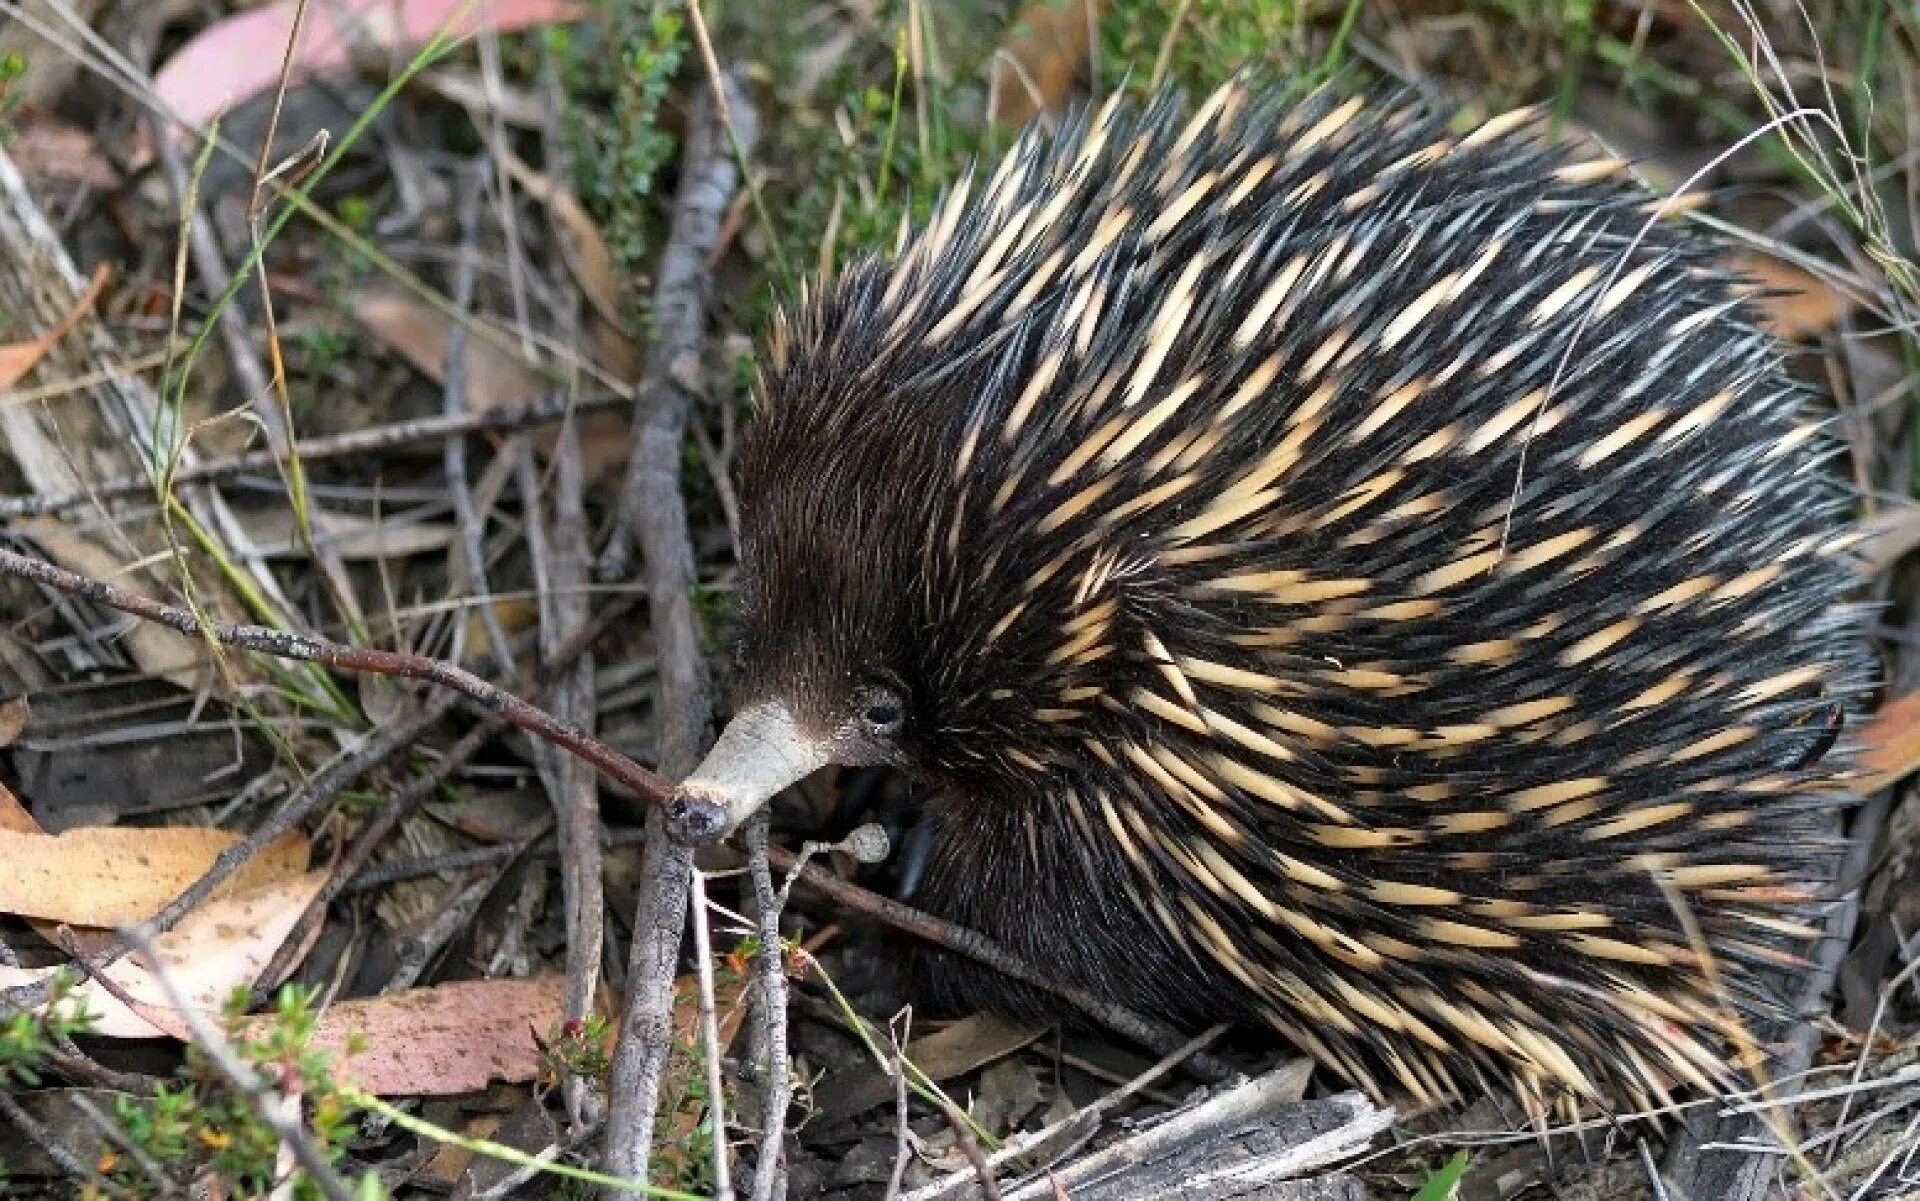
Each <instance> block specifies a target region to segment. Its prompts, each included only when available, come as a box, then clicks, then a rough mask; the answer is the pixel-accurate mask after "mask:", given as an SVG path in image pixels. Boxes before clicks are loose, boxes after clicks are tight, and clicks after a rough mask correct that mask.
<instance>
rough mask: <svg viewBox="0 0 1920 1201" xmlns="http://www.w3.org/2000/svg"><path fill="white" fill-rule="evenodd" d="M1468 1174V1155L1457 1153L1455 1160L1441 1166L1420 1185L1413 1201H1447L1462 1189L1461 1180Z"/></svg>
mask: <svg viewBox="0 0 1920 1201" xmlns="http://www.w3.org/2000/svg"><path fill="white" fill-rule="evenodd" d="M1466 1174H1467V1153H1466V1152H1465V1151H1456V1152H1454V1154H1453V1158H1452V1159H1449V1160H1448V1161H1447V1162H1446V1163H1444V1164H1441V1165H1440V1167H1438V1168H1437V1169H1435V1170H1434V1171H1433V1172H1432V1173H1431V1174H1430V1175H1429V1176H1428V1177H1427V1178H1426V1180H1425V1181H1424V1182H1423V1183H1422V1184H1421V1185H1420V1191H1419V1192H1417V1193H1415V1194H1414V1195H1413V1201H1447V1198H1449V1197H1451V1196H1453V1191H1454V1190H1455V1189H1457V1188H1459V1187H1460V1178H1461V1177H1462V1176H1465V1175H1466Z"/></svg>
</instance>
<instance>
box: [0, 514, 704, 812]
mask: <svg viewBox="0 0 1920 1201" xmlns="http://www.w3.org/2000/svg"><path fill="white" fill-rule="evenodd" d="M0 575H10V576H17V577H19V578H21V579H25V580H31V581H33V582H34V583H37V584H44V585H45V586H47V587H49V588H52V589H54V590H55V591H56V592H62V593H65V594H66V595H68V596H77V597H80V598H82V599H84V600H88V601H92V602H93V603H94V604H97V605H105V606H106V607H107V608H109V609H118V610H120V611H121V612H122V613H131V614H133V615H134V616H135V617H144V618H146V619H147V620H148V621H152V622H156V623H158V624H160V625H163V626H166V627H168V628H169V629H172V630H176V631H178V632H179V633H182V634H186V635H190V636H194V637H200V638H210V639H212V640H213V641H215V642H218V643H221V644H222V645H225V646H233V647H239V648H240V649H242V650H250V651H259V652H260V653H262V654H266V655H272V656H274V657H276V658H281V659H294V660H299V661H302V662H310V663H319V664H322V665H324V666H327V667H334V668H338V669H340V670H342V671H351V672H364V673H371V674H374V675H383V676H399V677H401V678H403V679H409V680H426V681H429V682H430V683H434V684H438V685H440V686H441V687H442V688H448V689H451V690H453V691H454V692H457V693H459V694H460V695H461V696H464V697H466V698H467V699H468V700H470V701H472V702H474V703H475V704H477V705H479V706H480V707H481V708H482V709H485V710H486V711H488V712H489V713H493V714H497V715H498V716H499V717H500V718H501V719H503V720H504V721H506V723H507V724H508V725H512V726H517V727H518V728H520V729H523V730H526V731H528V732H530V733H533V734H537V735H539V736H540V737H541V738H544V739H546V740H547V741H548V742H552V743H555V744H557V745H559V746H562V747H565V748H566V749H567V750H568V751H570V752H572V753H573V754H575V755H578V756H579V757H580V758H582V759H584V760H586V761H587V762H588V763H591V764H592V765H593V766H594V767H596V768H598V769H599V770H600V771H602V772H604V773H605V774H606V775H607V776H608V777H609V778H610V779H612V780H613V781H614V782H616V783H618V784H621V785H623V786H625V787H627V788H630V789H632V790H633V791H634V792H635V793H637V794H638V795H639V796H641V797H642V798H644V799H646V800H648V801H651V802H654V803H656V804H657V803H659V802H661V801H663V800H665V798H666V797H667V796H668V794H669V793H670V792H671V789H670V788H669V787H668V785H667V784H666V782H665V781H663V780H661V778H660V777H659V776H657V775H655V774H654V773H652V772H650V771H648V770H647V769H646V768H644V767H642V766H640V765H639V764H638V763H635V762H634V761H633V760H632V759H629V758H627V756H625V755H623V754H621V753H620V752H619V751H616V750H614V749H613V748H612V747H609V746H607V745H606V744H605V743H602V742H600V741H598V740H597V739H594V738H591V737H589V736H588V735H586V734H584V733H582V732H581V731H579V730H576V729H574V728H573V727H571V726H569V725H567V724H566V723H565V722H562V721H560V720H559V719H557V718H555V717H553V716H552V715H551V714H549V713H547V712H545V711H544V710H541V709H537V708H535V707H534V706H532V705H529V704H528V703H527V702H525V701H523V700H521V699H520V698H519V697H517V696H515V695H513V694H512V693H510V692H507V691H506V690H504V689H501V688H496V687H494V686H493V685H492V684H489V683H487V682H486V681H485V680H483V679H481V678H480V677H479V676H476V675H474V674H473V673H472V672H470V671H468V670H467V669H466V668H464V667H460V666H458V665H456V664H453V663H447V662H444V661H442V660H439V659H434V658H431V657H429V656H426V655H417V654H412V653H409V652H405V651H383V650H376V649H373V648H371V647H355V646H344V645H342V644H340V643H338V642H333V641H331V640H329V639H326V638H321V637H319V636H317V635H314V634H302V633H297V632H292V631H280V630H271V629H268V628H266V627H265V626H255V625H242V624H240V623H237V622H225V621H210V622H206V623H204V624H203V623H202V622H201V621H200V619H199V618H197V617H195V616H194V615H193V614H192V613H190V612H188V611H187V610H185V609H181V608H176V607H175V606H173V605H167V604H162V603H161V602H159V601H155V600H150V599H148V598H147V597H144V596H138V595H135V594H134V593H131V592H127V591H124V590H123V589H120V588H116V587H114V586H113V585H111V584H108V583H104V582H102V581H100V580H94V579H88V578H87V577H86V576H83V575H79V574H77V573H75V572H71V571H68V570H66V569H65V568H62V567H55V566H54V565H53V564H51V563H47V562H44V561H42V560H39V559H33V558H29V557H28V556H26V555H22V554H18V553H16V552H14V551H10V550H3V549H0ZM716 824H717V823H716Z"/></svg>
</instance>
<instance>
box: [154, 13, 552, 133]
mask: <svg viewBox="0 0 1920 1201" xmlns="http://www.w3.org/2000/svg"><path fill="white" fill-rule="evenodd" d="M301 9H305V10H306V17H305V23H304V24H303V26H302V27H301V31H300V41H299V43H298V45H297V46H295V48H294V54H293V61H292V63H291V64H290V65H289V68H288V77H287V83H288V86H289V87H297V86H299V85H300V84H302V83H305V82H307V81H308V80H310V79H314V78H316V77H325V76H329V75H342V74H345V73H347V72H349V71H351V70H352V69H353V54H354V49H355V47H356V46H364V47H367V48H369V49H373V50H376V51H378V52H380V56H381V57H382V58H399V59H401V60H404V59H405V58H407V57H408V56H409V55H411V54H412V53H413V52H415V51H416V50H418V49H420V48H421V47H422V46H425V45H426V44H427V43H428V42H429V41H431V40H432V39H433V38H434V36H435V35H436V34H438V33H440V31H441V30H442V29H443V28H446V29H447V32H448V33H450V34H452V35H455V36H460V37H470V36H472V35H473V34H474V33H476V32H478V31H479V30H480V29H482V28H484V27H486V26H487V25H488V24H490V25H491V27H492V28H493V29H494V30H495V31H496V32H499V33H512V32H514V31H515V30H520V29H528V28H532V27H535V26H540V25H554V24H564V23H566V22H569V21H578V20H580V19H581V18H582V17H583V16H585V15H586V13H587V6H586V5H584V4H579V3H569V2H567V0H491V2H490V3H487V4H471V3H469V2H468V0H329V2H328V3H326V4H307V3H301V2H299V0H285V2H283V3H279V4H269V5H265V6H263V7H260V8H255V9H251V10H249V11H247V12H242V13H237V14H235V15H234V16H231V17H228V18H226V19H225V20H223V21H215V22H214V23H213V24H211V25H209V26H207V27H206V28H205V29H203V30H201V31H200V32H199V33H198V34H196V35H195V36H194V37H193V38H192V39H191V40H189V41H188V42H187V44H186V45H184V46H182V47H181V48H180V49H179V50H178V51H177V52H175V54H174V56H173V57H172V58H170V59H168V60H167V61H166V64H165V65H164V66H162V67H161V68H160V70H159V72H158V73H157V74H155V76H154V79H153V86H154V91H155V92H157V93H158V94H159V96H160V98H161V99H162V100H163V101H165V102H166V104H168V105H169V106H171V107H172V109H173V110H174V111H175V112H177V113H178V114H179V115H180V116H181V117H182V118H183V119H184V121H185V123H186V124H187V125H189V126H197V125H202V124H204V123H205V122H207V121H208V120H210V119H211V118H212V117H214V116H215V115H216V114H218V113H220V112H221V111H223V110H225V109H228V108H231V107H233V106H234V105H236V104H239V103H241V102H243V101H246V100H249V99H251V98H253V97H255V96H258V95H261V94H263V93H265V92H268V91H271V90H272V89H274V88H275V87H277V86H278V85H279V82H280V71H281V64H282V63H283V62H284V61H285V59H286V55H287V42H288V39H289V38H290V37H291V35H292V33H293V20H294V15H295V14H296V13H297V12H299V11H300V10H301ZM463 9H464V10H465V12H464V14H463V13H462V10H463ZM456 18H459V19H458V21H457V22H456V23H455V24H453V25H452V26H450V27H449V26H448V22H449V21H455V19H456ZM489 18H490V20H489ZM169 124H170V125H172V126H173V127H174V128H176V129H177V128H179V125H178V124H177V123H169ZM180 136H183V137H184V136H189V135H188V134H187V131H185V130H181V134H180Z"/></svg>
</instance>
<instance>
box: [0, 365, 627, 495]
mask: <svg viewBox="0 0 1920 1201" xmlns="http://www.w3.org/2000/svg"><path fill="white" fill-rule="evenodd" d="M625 400H626V398H625V397H622V396H614V395H612V394H610V393H605V394H596V395H593V396H582V397H570V396H567V395H566V394H564V393H555V394H554V395H551V396H545V397H542V398H541V399H539V400H536V401H532V402H529V403H527V404H524V405H510V406H506V407H503V408H498V409H484V410H481V411H480V412H470V413H462V414H460V415H459V416H458V417H449V416H446V415H444V414H443V415H441V416H438V417H422V418H419V419H418V420H414V421H399V422H395V423H393V424H392V425H381V426H375V427H374V428H372V429H366V430H352V431H349V432H347V433H341V434H329V435H326V436H324V437H318V438H303V439H301V440H300V441H298V442H296V443H294V444H293V453H294V454H295V455H296V456H298V457H299V458H300V459H301V460H303V461H306V462H311V461H313V460H316V459H338V458H345V457H347V456H350V455H372V454H377V453H379V452H380V451H384V450H391V449H393V448H394V447H396V446H405V445H407V444H409V443H413V442H430V441H432V440H433V439H435V438H457V437H463V436H465V435H467V434H477V433H488V432H496V431H502V430H517V429H524V428H526V427H528V426H533V425H543V424H546V423H548V422H552V421H559V420H561V419H563V418H565V417H567V416H569V415H574V414H586V413H597V412H600V411H602V410H605V409H610V408H613V407H615V406H616V405H619V404H622V403H624V402H625ZM279 462H280V460H279V458H278V457H277V456H276V455H275V453H274V452H273V451H271V450H261V451H254V452H252V453H249V454H243V455H234V456H232V457H229V458H225V459H215V460H206V461H201V462H196V463H192V464H185V463H183V464H181V465H180V467H179V468H178V469H177V470H175V471H174V473H173V482H174V483H176V484H193V483H205V482H207V481H210V480H223V479H228V478H230V477H232V476H236V475H244V474H246V473H248V472H252V471H267V470H272V469H274V468H276V467H277V466H278V465H279ZM152 494H153V481H152V480H151V479H149V478H148V477H146V476H144V475H123V476H115V477H114V478H112V479H109V480H102V481H100V482H99V483H97V484H95V485H93V487H92V488H91V489H88V490H81V491H74V492H50V493H46V494H44V495H40V496H7V497H0V519H4V518H15V517H43V516H46V515H47V514H50V513H65V512H69V511H71V510H73V509H79V508H84V507H86V506H87V505H89V504H91V503H93V501H94V499H95V498H96V497H98V498H100V499H102V500H105V499H110V498H113V497H120V496H138V495H147V496H151V495H152Z"/></svg>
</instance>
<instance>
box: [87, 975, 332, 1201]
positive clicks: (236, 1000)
mask: <svg viewBox="0 0 1920 1201" xmlns="http://www.w3.org/2000/svg"><path fill="white" fill-rule="evenodd" d="M246 1004H247V990H245V989H239V990H237V991H236V992H235V993H234V995H233V997H232V998H231V999H230V1000H229V1001H228V1002H227V1005H226V1007H225V1009H224V1010H223V1011H222V1014H221V1024H222V1026H223V1027H224V1031H225V1036H226V1039H227V1042H228V1045H229V1047H231V1049H232V1050H233V1052H234V1054H235V1055H236V1056H237V1057H238V1058H239V1059H240V1060H241V1061H242V1062H243V1063H245V1064H246V1065H248V1066H249V1067H250V1068H252V1069H253V1070H255V1071H257V1072H259V1073H260V1074H261V1075H262V1077H263V1078H264V1079H265V1082H266V1083H267V1084H268V1085H269V1087H271V1088H273V1089H274V1090H275V1091H277V1092H279V1093H281V1094H283V1095H292V1096H298V1097H299V1098H300V1101H301V1113H302V1116H303V1119H304V1121H305V1124H306V1128H307V1131H308V1133H309V1134H310V1135H311V1136H312V1138H313V1140H314V1142H315V1143H316V1144H317V1145H318V1146H319V1147H320V1148H321V1150H322V1152H323V1153H324V1154H325V1155H326V1156H327V1158H328V1159H329V1160H331V1161H335V1162H337V1161H338V1160H339V1158H340V1157H341V1156H342V1155H343V1154H344V1153H345V1151H346V1145H347V1140H348V1138H349V1137H350V1136H351V1135H352V1133H353V1130H354V1128H355V1118H356V1114H357V1110H358V1107H357V1105H356V1103H355V1101H354V1099H353V1097H352V1095H351V1094H349V1093H347V1092H345V1091H343V1090H342V1089H341V1088H340V1087H339V1086H338V1085H337V1084H335V1082H334V1080H333V1075H332V1071H331V1058H330V1056H328V1055H327V1054H325V1053H324V1052H320V1051H316V1050H314V1049H313V1047H312V1045H311V1044H312V1041H313V1032H314V1027H315V1023H316V1022H317V1020H318V1013H317V1011H316V1010H315V1009H314V1005H313V997H312V995H311V994H310V993H309V992H308V991H307V990H306V989H303V988H300V987H297V986H289V987H287V988H284V989H282V990H281V991H280V993H279V995H278V997H276V998H275V1001H274V1006H273V1009H272V1010H271V1011H270V1012H269V1013H268V1014H267V1015H266V1016H265V1018H264V1019H262V1018H249V1017H248V1016H247V1012H246ZM353 1049H356V1048H353V1047H349V1050H353ZM114 1110H115V1113H114V1116H115V1118H116V1119H117V1120H118V1122H119V1124H120V1128H121V1131H122V1132H123V1133H124V1134H125V1135H126V1137H127V1140H128V1142H130V1143H131V1144H132V1145H133V1146H135V1147H138V1148H139V1149H140V1151H141V1152H142V1153H143V1155H144V1156H145V1158H146V1159H147V1160H149V1161H150V1162H151V1163H153V1164H157V1165H159V1166H160V1167H161V1168H162V1169H163V1170H165V1171H167V1172H168V1174H169V1175H170V1176H171V1177H173V1179H174V1180H175V1182H178V1181H182V1180H187V1179H191V1178H193V1177H194V1176H195V1175H196V1174H198V1173H201V1172H211V1173H212V1174H213V1175H214V1176H215V1178H217V1179H219V1180H220V1181H221V1182H222V1183H224V1184H225V1185H226V1186H227V1191H228V1192H230V1193H232V1194H236V1195H264V1194H265V1193H267V1192H268V1191H269V1190H271V1189H273V1188H274V1186H275V1184H276V1183H277V1182H278V1181H279V1178H280V1170H279V1156H280V1139H279V1137H278V1136H277V1135H276V1134H275V1133H274V1131H273V1129H272V1127H270V1126H268V1125H267V1124H266V1123H265V1122H264V1121H262V1120H261V1118H260V1115H259V1114H258V1113H257V1112H256V1110H255V1109H254V1104H253V1102H252V1100H251V1099H250V1098H248V1097H247V1096H246V1095H245V1094H244V1093H242V1092H240V1091H239V1090H237V1089H235V1088H233V1087H232V1085H231V1083H230V1082H229V1081H228V1080H227V1078H226V1077H225V1076H224V1075H223V1074H222V1073H221V1072H220V1071H219V1070H218V1069H217V1068H216V1067H215V1066H214V1065H213V1064H212V1062H210V1061H209V1060H208V1059H207V1057H206V1056H205V1055H203V1054H202V1053H201V1052H200V1051H199V1050H198V1049H197V1048H194V1047H189V1048H188V1049H187V1054H186V1061H185V1062H184V1063H183V1064H182V1065H181V1068H180V1072H179V1079H178V1080H176V1081H174V1082H171V1083H169V1084H167V1085H165V1086H163V1087H162V1088H160V1089H159V1090H158V1091H157V1092H155V1093H154V1094H153V1095H152V1096H148V1097H135V1096H122V1097H120V1098H118V1099H117V1100H116V1103H115V1106H114ZM102 1170H103V1171H105V1172H106V1173H107V1175H108V1176H109V1177H110V1178H111V1179H112V1180H113V1181H114V1182H115V1183H116V1184H119V1185H121V1186H123V1187H124V1188H126V1189H127V1191H128V1192H129V1193H131V1194H132V1195H134V1196H149V1195H153V1194H155V1193H157V1192H158V1191H159V1184H158V1183H157V1182H155V1181H154V1180H152V1179H151V1178H150V1177H149V1176H148V1175H147V1173H146V1172H145V1171H144V1170H142V1169H141V1168H140V1167H139V1166H138V1165H137V1164H134V1163H129V1162H122V1161H120V1160H119V1159H118V1158H117V1157H114V1156H109V1157H108V1158H107V1159H106V1160H105V1161H104V1162H103V1164H102ZM292 1185H293V1193H292V1195H293V1196H294V1197H296V1198H303V1199H304V1198H318V1197H319V1196H320V1195H321V1194H320V1191H319V1189H318V1188H317V1187H316V1186H315V1185H314V1184H313V1182H312V1181H311V1180H309V1179H307V1178H306V1177H305V1176H304V1174H303V1175H300V1176H298V1177H297V1178H296V1179H295V1180H294V1181H293V1182H292ZM361 1191H362V1193H363V1194H365V1191H366V1190H365V1187H364V1182H363V1187H362V1189H361Z"/></svg>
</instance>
